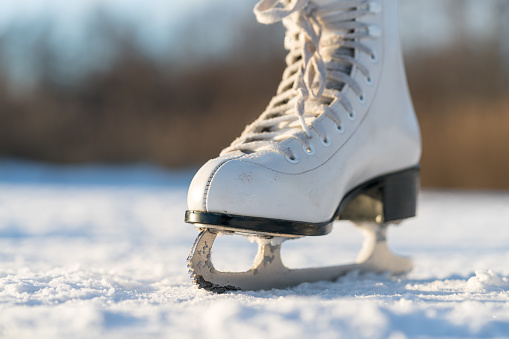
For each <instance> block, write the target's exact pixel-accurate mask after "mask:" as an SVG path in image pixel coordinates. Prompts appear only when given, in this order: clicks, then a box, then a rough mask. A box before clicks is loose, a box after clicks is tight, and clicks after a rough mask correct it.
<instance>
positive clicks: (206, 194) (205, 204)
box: [203, 154, 245, 211]
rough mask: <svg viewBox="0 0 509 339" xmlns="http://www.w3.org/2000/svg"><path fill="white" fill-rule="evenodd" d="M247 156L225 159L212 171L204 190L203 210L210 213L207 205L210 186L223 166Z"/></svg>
mask: <svg viewBox="0 0 509 339" xmlns="http://www.w3.org/2000/svg"><path fill="white" fill-rule="evenodd" d="M244 156H245V154H243V155H240V156H237V157H233V158H227V159H225V160H224V161H222V162H220V163H219V164H218V165H217V166H216V167H215V168H214V170H212V172H211V173H210V175H209V178H208V179H207V183H206V184H205V188H204V189H203V209H204V210H205V211H209V210H208V206H207V205H208V204H207V201H208V195H209V192H210V185H211V184H212V180H213V179H214V176H215V175H216V173H217V171H219V169H220V168H221V167H223V165H225V164H226V163H228V162H230V161H232V160H237V159H240V158H242V157H244Z"/></svg>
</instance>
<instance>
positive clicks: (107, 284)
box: [0, 161, 509, 339]
mask: <svg viewBox="0 0 509 339" xmlns="http://www.w3.org/2000/svg"><path fill="white" fill-rule="evenodd" d="M192 174H193V170H187V171H166V170H163V169H160V168H154V167H151V166H145V165H138V166H131V167H129V166H128V167H114V166H113V167H112V166H87V167H61V166H49V165H44V164H37V163H21V162H16V161H9V162H5V161H4V162H1V163H0V337H1V338H32V337H37V338H91V337H94V338H101V337H102V338H147V337H150V338H152V337H154V338H157V337H162V338H167V337H171V338H195V337H196V338H197V337H207V338H228V337H235V338H236V337H242V338H245V339H248V338H261V337H267V338H310V337H313V338H391V339H401V338H427V337H441V338H474V337H475V338H477V337H483V338H489V337H507V335H508V333H509V308H508V307H507V305H508V302H509V266H508V262H509V228H508V227H507V222H508V220H509V192H469V191H438V190H435V191H431V190H427V191H424V193H423V194H422V196H421V199H420V207H419V217H418V218H415V219H412V220H408V221H407V222H405V223H403V224H402V225H401V226H398V227H393V228H391V229H390V230H389V244H390V246H391V248H393V249H394V251H395V252H397V253H401V254H403V255H407V256H411V257H412V258H413V259H414V262H415V269H414V270H413V271H412V272H411V273H409V274H408V275H407V276H406V277H398V278H393V277H390V276H387V275H384V274H378V275H376V274H368V275H359V274H357V273H355V272H354V273H352V274H349V275H347V276H345V277H343V278H341V279H339V280H338V281H337V282H318V283H306V284H302V285H300V286H297V287H294V288H290V289H284V290H276V289H274V290H270V291H256V292H231V293H225V294H223V295H215V294H211V293H209V292H205V291H203V290H198V289H197V288H195V287H194V286H193V285H192V282H191V281H190V279H189V276H188V273H187V267H186V257H187V255H188V254H189V251H190V249H191V246H192V244H193V241H194V238H195V237H196V235H197V234H198V232H197V231H196V230H194V228H193V227H192V226H189V225H186V224H185V223H184V221H183V219H184V211H185V209H186V190H187V185H188V183H189V181H190V179H191V177H192ZM222 238H224V239H225V241H218V244H222V245H225V246H228V248H221V249H220V250H219V249H218V250H217V251H216V252H214V261H216V260H217V261H218V262H222V263H223V267H238V266H239V264H238V263H237V261H238V260H239V261H242V260H243V261H246V263H248V262H249V260H250V259H251V258H250V256H251V255H254V253H251V252H252V251H251V247H252V246H255V245H254V244H250V243H249V240H248V239H247V238H244V237H239V238H238V239H237V238H236V237H234V236H228V237H226V236H225V237H222ZM360 240H361V237H360V235H359V234H358V232H357V231H356V230H355V229H354V228H353V227H351V226H350V225H349V224H348V223H338V224H337V225H336V226H335V228H334V231H333V232H332V233H331V234H330V235H328V236H326V237H320V238H313V239H310V238H305V239H298V240H291V241H287V242H285V243H284V244H283V245H282V246H283V260H284V261H285V263H286V264H288V266H291V267H310V266H315V265H319V264H321V263H324V264H327V265H330V264H334V263H344V262H345V261H348V260H352V259H354V258H355V256H356V254H357V251H358V250H359V248H360ZM240 266H242V265H240Z"/></svg>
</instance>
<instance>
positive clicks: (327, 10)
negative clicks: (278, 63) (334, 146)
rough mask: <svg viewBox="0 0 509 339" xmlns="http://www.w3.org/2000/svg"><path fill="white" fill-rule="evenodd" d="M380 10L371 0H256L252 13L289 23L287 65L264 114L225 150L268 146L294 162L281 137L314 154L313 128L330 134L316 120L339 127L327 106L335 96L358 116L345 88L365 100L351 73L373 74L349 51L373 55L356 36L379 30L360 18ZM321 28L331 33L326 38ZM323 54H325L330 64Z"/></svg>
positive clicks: (254, 149) (264, 19)
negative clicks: (323, 1)
mask: <svg viewBox="0 0 509 339" xmlns="http://www.w3.org/2000/svg"><path fill="white" fill-rule="evenodd" d="M285 3H286V4H285ZM379 9H380V8H379V6H377V3H372V2H370V1H368V0H342V1H335V2H332V3H331V4H329V5H326V6H322V7H318V6H316V5H314V4H313V3H310V2H309V0H292V1H290V2H288V1H284V0H261V1H260V2H259V3H257V4H256V6H255V9H254V12H255V15H256V17H257V19H258V21H259V22H261V23H265V24H271V23H275V22H278V21H283V24H284V25H285V27H286V35H285V48H286V49H288V50H289V53H288V55H287V58H286V63H287V68H286V69H285V71H284V73H283V80H282V81H281V83H280V85H279V87H278V91H277V95H276V96H275V97H273V98H272V100H271V102H270V104H269V106H268V107H267V109H266V110H265V112H263V113H262V115H261V116H260V117H259V118H258V119H257V120H256V121H255V122H253V123H252V124H250V125H248V126H247V127H246V129H245V130H244V132H243V133H242V135H241V136H240V137H239V138H237V139H236V140H234V141H233V143H232V144H231V146H229V147H228V148H226V149H224V150H223V152H222V153H221V154H226V153H228V152H231V151H235V150H240V151H242V152H245V153H252V152H257V151H263V150H268V151H274V152H278V153H281V154H283V155H285V156H286V158H287V159H288V160H290V161H292V160H295V155H294V153H293V152H292V150H290V149H288V148H286V147H282V146H281V144H280V143H281V141H283V140H286V139H288V138H289V137H293V138H295V139H297V140H298V141H299V142H300V143H301V144H302V145H303V147H304V149H305V150H306V152H307V153H308V154H310V153H311V152H312V148H311V146H310V144H309V139H310V138H311V136H312V134H311V129H313V130H315V132H316V133H317V134H318V135H319V136H320V138H321V139H322V142H324V144H325V143H326V142H327V140H326V136H325V135H324V133H322V132H320V131H319V130H318V129H317V128H316V127H315V126H314V125H313V124H312V121H313V120H314V119H315V118H316V117H318V116H320V115H322V114H325V115H326V116H327V117H328V118H330V119H331V120H333V121H334V122H335V123H336V125H337V126H338V129H341V128H342V127H341V119H340V117H339V116H337V114H336V113H334V111H332V109H330V108H329V104H330V103H331V102H332V101H333V100H334V99H336V100H339V101H340V103H341V104H342V105H343V107H344V108H345V110H346V111H347V112H348V114H349V115H350V117H352V116H353V115H354V112H353V108H352V105H351V104H350V102H349V101H348V99H347V98H346V97H345V96H344V94H343V93H342V92H341V89H342V88H343V86H345V85H347V86H350V88H352V90H353V91H354V92H355V93H356V94H357V95H358V96H359V98H360V99H362V98H363V94H362V88H361V86H359V84H357V82H356V81H355V80H354V79H353V78H352V77H350V71H351V69H352V67H357V68H358V69H359V71H360V72H362V73H363V74H364V75H365V76H366V79H368V80H369V79H371V76H370V74H369V70H368V69H367V67H365V66H363V65H361V64H360V63H359V62H358V61H357V60H356V59H355V58H354V57H353V53H350V51H353V50H359V51H361V52H364V53H366V54H369V55H371V56H372V57H374V54H373V52H372V51H371V50H370V49H369V48H368V47H367V46H365V45H364V44H362V43H360V42H359V41H358V40H360V39H362V38H366V37H369V36H373V35H377V33H378V32H376V30H373V29H370V27H369V26H367V25H366V24H364V23H362V22H360V21H358V19H359V18H360V17H362V16H364V15H366V14H368V13H372V12H378V11H379ZM323 28H325V30H327V31H328V32H330V33H329V35H328V36H327V37H324V38H322V29H323ZM321 40H322V41H321ZM322 54H323V55H325V56H326V57H327V60H328V62H327V65H326V64H325V62H324V59H323V58H322Z"/></svg>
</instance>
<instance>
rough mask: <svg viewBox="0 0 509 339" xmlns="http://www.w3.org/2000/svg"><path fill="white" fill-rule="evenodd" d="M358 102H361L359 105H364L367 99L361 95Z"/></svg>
mask: <svg viewBox="0 0 509 339" xmlns="http://www.w3.org/2000/svg"><path fill="white" fill-rule="evenodd" d="M357 100H358V101H359V103H361V104H363V103H365V102H366V97H365V96H364V94H361V95H360V96H359V97H357Z"/></svg>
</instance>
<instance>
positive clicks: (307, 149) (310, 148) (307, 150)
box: [302, 144, 315, 155]
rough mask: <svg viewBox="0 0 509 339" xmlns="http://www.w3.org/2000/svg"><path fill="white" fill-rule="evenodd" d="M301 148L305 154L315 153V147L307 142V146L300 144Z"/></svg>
mask: <svg viewBox="0 0 509 339" xmlns="http://www.w3.org/2000/svg"><path fill="white" fill-rule="evenodd" d="M302 149H303V150H304V152H305V153H306V154H307V155H313V154H315V148H314V146H313V145H312V144H309V145H308V146H307V147H306V146H304V145H303V146H302Z"/></svg>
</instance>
